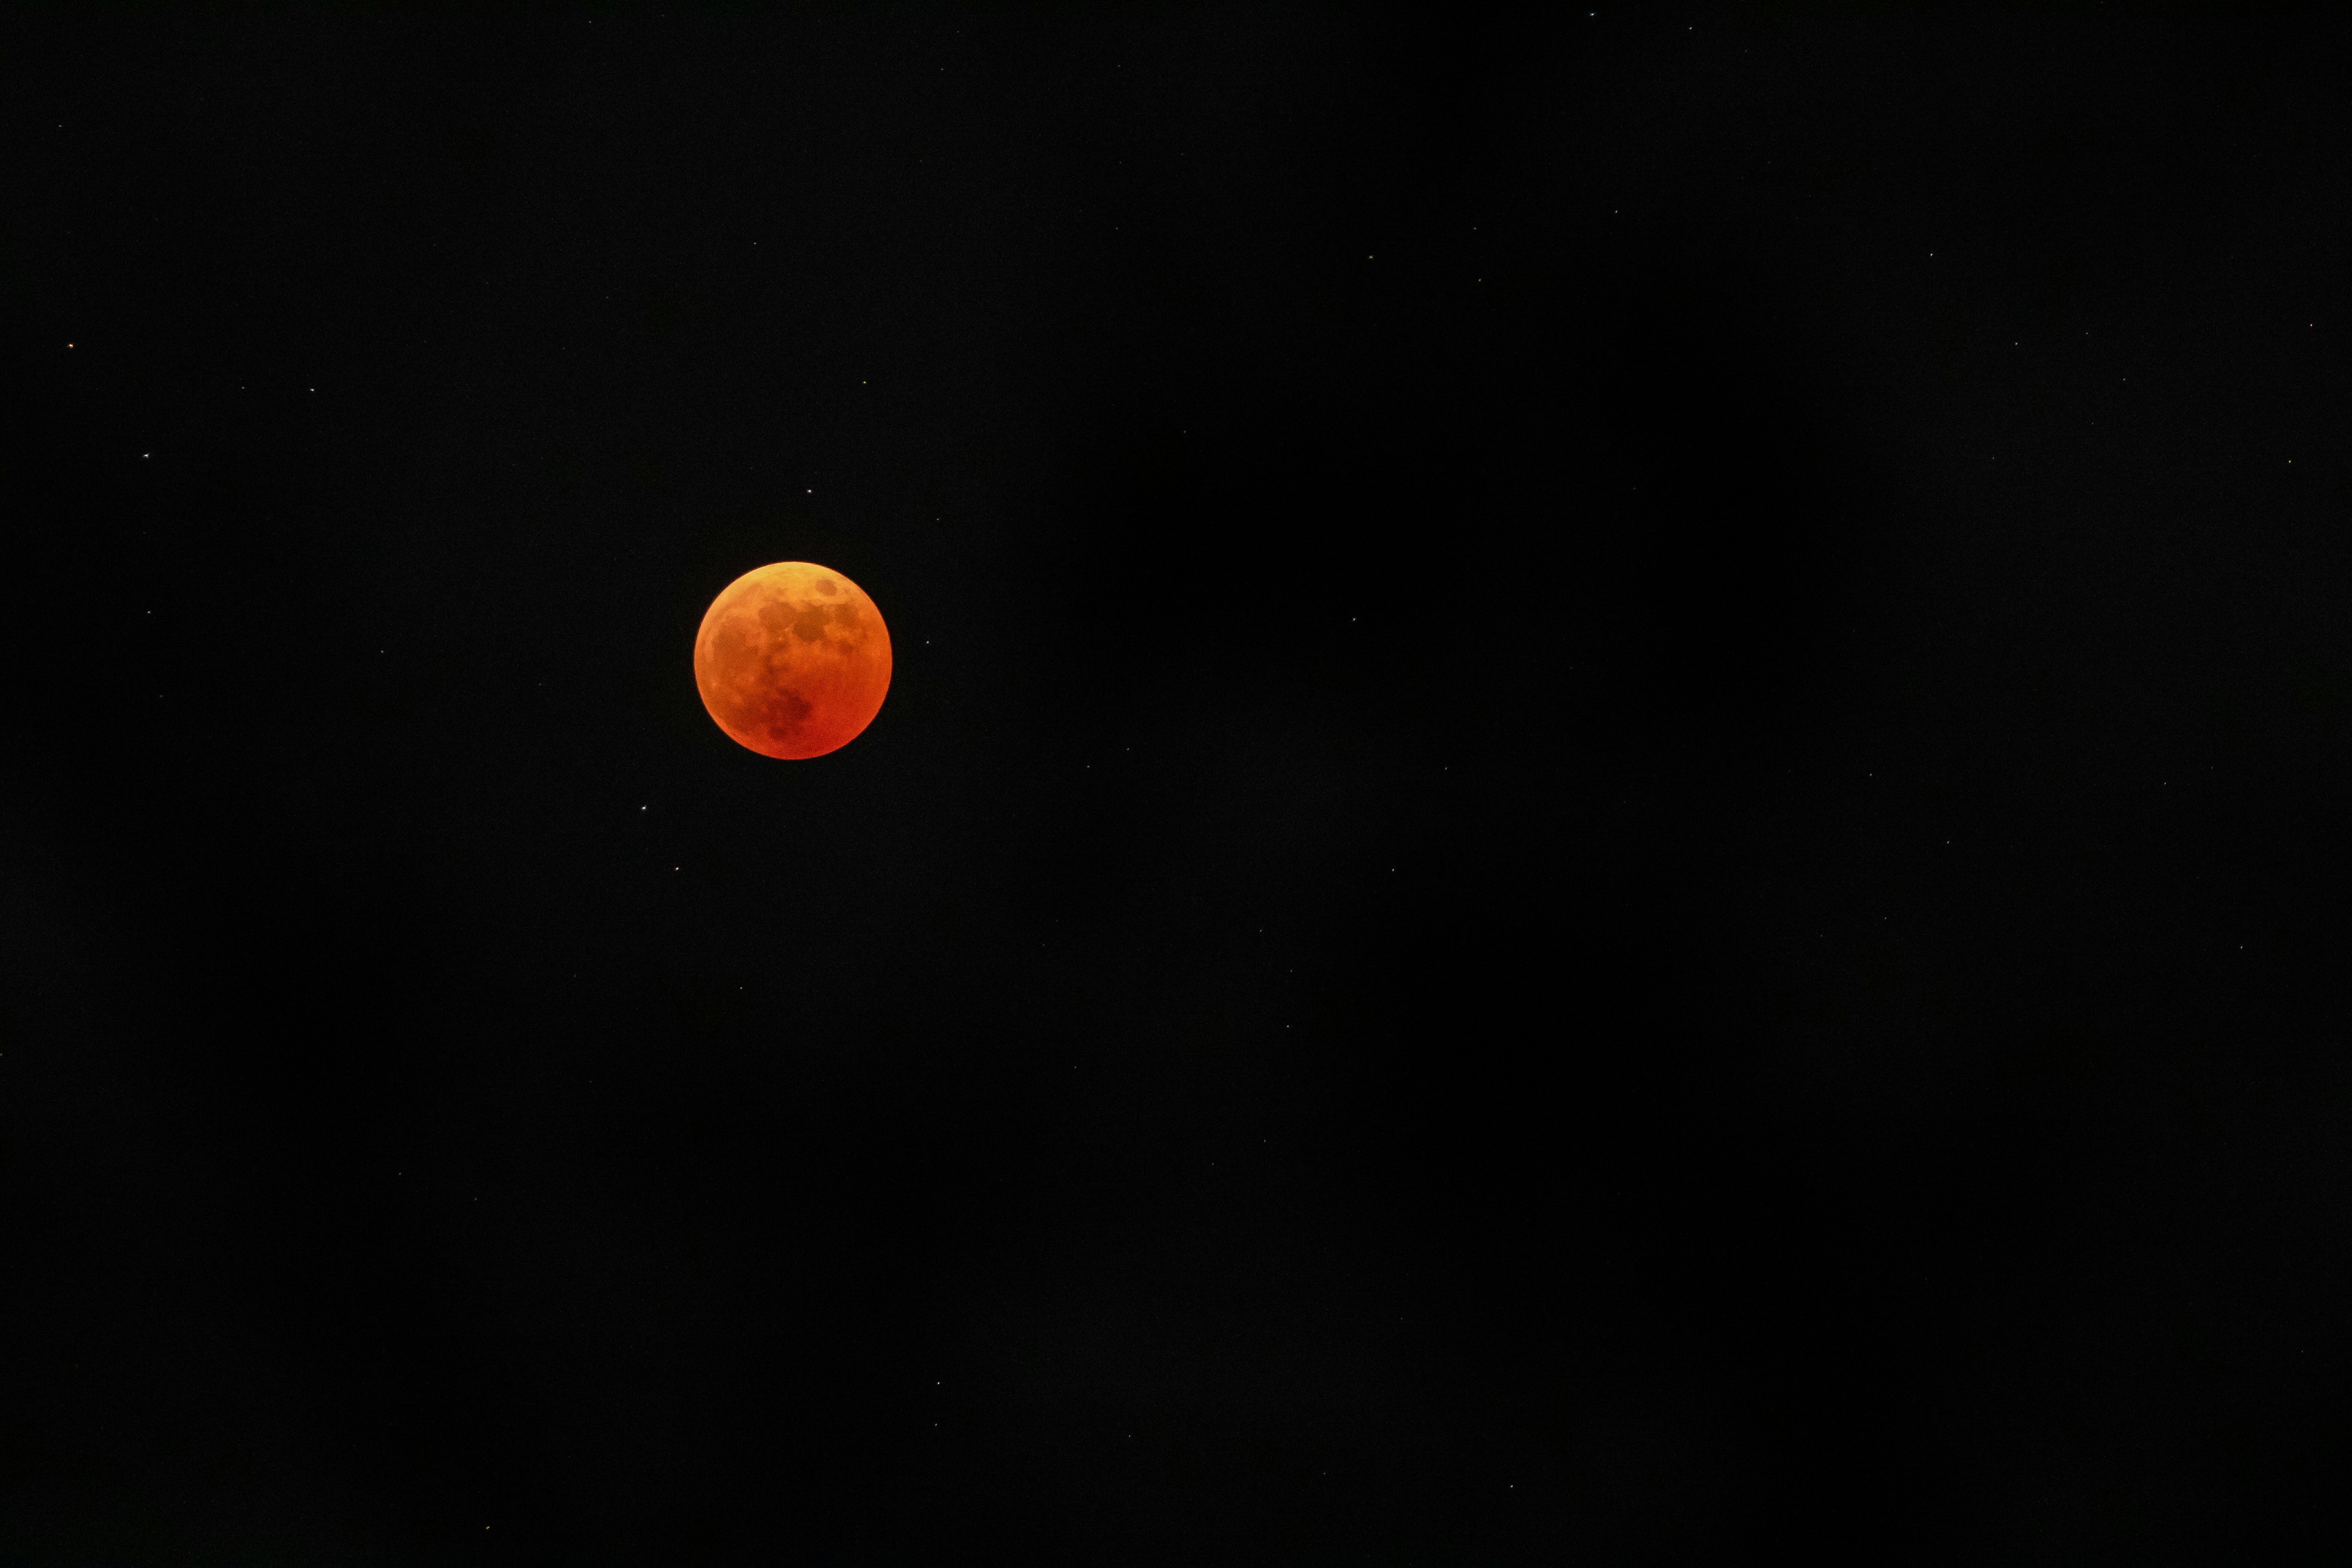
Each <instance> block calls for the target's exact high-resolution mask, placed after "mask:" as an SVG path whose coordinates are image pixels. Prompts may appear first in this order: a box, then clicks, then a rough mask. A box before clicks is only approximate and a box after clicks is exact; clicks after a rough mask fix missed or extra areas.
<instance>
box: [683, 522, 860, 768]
mask: <svg viewBox="0 0 2352 1568" xmlns="http://www.w3.org/2000/svg"><path fill="white" fill-rule="evenodd" d="M694 684H695V685H696V687H697V688H698V689H700V690H701V692H702V705H703V706H704V707H705V708H708V709H709V710H710V716H711V718H713V719H714V720H716V721H718V723H719V728H720V729H722V730H724V731H727V734H728V737H729V738H730V740H733V741H734V742H737V743H738V744H740V745H744V746H748V747H750V748H751V750H752V751H755V752H759V753H760V754H761V756H763V757H782V758H786V759H788V760H789V759H797V758H801V757H821V756H823V755H824V754H825V753H826V752H837V751H839V750H840V749H841V748H842V747H844V746H845V745H847V744H849V742H852V741H854V740H856V739H857V737H858V734H859V732H860V731H863V730H864V729H865V728H866V725H868V724H871V723H872V722H873V721H874V715H875V714H877V713H878V712H880V711H881V710H882V699H883V696H884V695H885V694H886V693H887V692H888V691H889V689H890V633H889V630H888V628H887V627H886V626H883V624H882V612H881V611H879V610H877V609H876V608H875V607H874V601H873V600H871V599H869V598H867V597H866V590H865V589H863V588H861V587H859V586H858V585H857V584H855V583H853V582H851V581H850V580H849V579H848V578H846V577H845V576H843V575H842V574H840V573H838V572H835V571H833V570H831V569H830V568H828V567H824V566H815V565H812V564H810V563H808V562H805V561H779V562H777V563H775V564H774V565H772V566H762V567H761V568H760V569H759V570H757V571H755V572H746V573H744V574H743V575H741V576H740V577H738V578H736V579H735V581H733V582H732V583H730V584H727V587H726V590H725V591H724V592H723V593H721V594H720V595H719V597H717V598H716V599H713V600H711V601H710V608H709V609H708V610H706V611H704V612H703V615H702V629H701V630H700V631H698V632H697V633H696V634H695V637H694Z"/></svg>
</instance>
